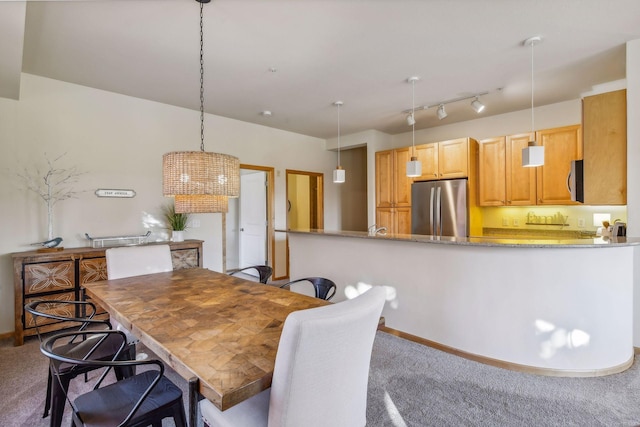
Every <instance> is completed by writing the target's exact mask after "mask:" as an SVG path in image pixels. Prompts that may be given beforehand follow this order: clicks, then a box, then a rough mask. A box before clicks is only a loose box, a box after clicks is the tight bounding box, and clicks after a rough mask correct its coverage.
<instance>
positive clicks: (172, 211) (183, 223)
mask: <svg viewBox="0 0 640 427" xmlns="http://www.w3.org/2000/svg"><path fill="white" fill-rule="evenodd" d="M162 214H163V215H164V219H165V221H166V223H167V228H169V229H170V230H171V240H173V241H174V242H183V241H184V231H185V230H186V229H187V225H188V223H189V214H187V213H182V212H176V208H175V206H174V205H173V204H168V205H165V206H164V207H163V208H162Z"/></svg>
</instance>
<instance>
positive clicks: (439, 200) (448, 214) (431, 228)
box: [411, 179, 469, 237]
mask: <svg viewBox="0 0 640 427" xmlns="http://www.w3.org/2000/svg"><path fill="white" fill-rule="evenodd" d="M468 204H469V203H468V199H467V180H466V179H451V180H443V181H422V182H414V183H413V184H412V185H411V233H412V234H425V235H431V236H453V237H468V236H469V210H468V209H467V207H468Z"/></svg>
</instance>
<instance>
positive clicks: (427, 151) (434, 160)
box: [415, 142, 438, 181]
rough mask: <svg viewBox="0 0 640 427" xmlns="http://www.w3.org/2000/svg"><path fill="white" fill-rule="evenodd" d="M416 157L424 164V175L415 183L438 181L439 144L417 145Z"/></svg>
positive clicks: (416, 179)
mask: <svg viewBox="0 0 640 427" xmlns="http://www.w3.org/2000/svg"><path fill="white" fill-rule="evenodd" d="M416 157H417V158H418V160H420V163H422V175H420V176H419V177H417V178H415V181H431V180H434V179H438V143H437V142H436V143H433V144H422V145H416Z"/></svg>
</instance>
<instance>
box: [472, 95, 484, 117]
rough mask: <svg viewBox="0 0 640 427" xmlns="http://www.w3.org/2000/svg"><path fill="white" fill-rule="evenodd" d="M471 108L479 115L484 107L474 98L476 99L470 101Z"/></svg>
mask: <svg viewBox="0 0 640 427" xmlns="http://www.w3.org/2000/svg"><path fill="white" fill-rule="evenodd" d="M471 108H473V109H474V111H475V112H476V113H478V114H480V113H482V112H483V111H484V108H485V105H484V104H483V103H482V102H480V101H479V100H478V97H477V96H476V98H475V99H474V100H473V101H471Z"/></svg>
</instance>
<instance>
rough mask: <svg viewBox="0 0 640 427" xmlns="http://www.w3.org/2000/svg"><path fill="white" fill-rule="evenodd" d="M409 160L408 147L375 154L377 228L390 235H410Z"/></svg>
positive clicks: (410, 180)
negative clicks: (407, 170) (385, 230)
mask: <svg viewBox="0 0 640 427" xmlns="http://www.w3.org/2000/svg"><path fill="white" fill-rule="evenodd" d="M410 158H411V147H406V148H398V149H395V150H386V151H379V152H377V153H376V225H377V226H378V227H387V231H388V232H389V233H399V234H410V233H411V183H412V182H413V180H412V179H411V178H408V177H407V174H406V165H407V162H408V161H409V160H410Z"/></svg>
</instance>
